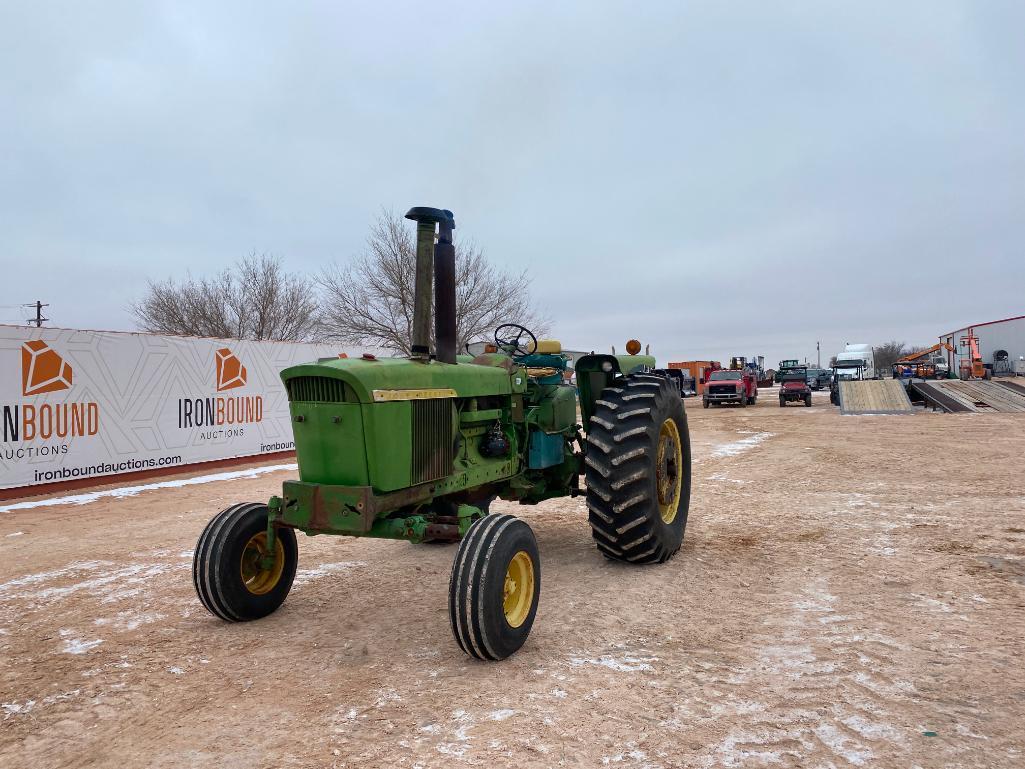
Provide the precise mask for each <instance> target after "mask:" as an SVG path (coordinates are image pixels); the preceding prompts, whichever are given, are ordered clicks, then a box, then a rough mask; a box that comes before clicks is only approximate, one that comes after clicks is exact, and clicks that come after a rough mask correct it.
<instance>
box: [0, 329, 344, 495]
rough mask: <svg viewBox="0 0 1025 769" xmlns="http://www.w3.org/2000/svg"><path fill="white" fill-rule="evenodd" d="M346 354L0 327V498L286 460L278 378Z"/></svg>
mask: <svg viewBox="0 0 1025 769" xmlns="http://www.w3.org/2000/svg"><path fill="white" fill-rule="evenodd" d="M351 352H352V351H347V350H343V349H341V348H338V347H334V346H330V345H322V344H304V343H293V342H252V341H240V340H236V339H230V340H225V339H197V338H194V337H175V336H160V335H156V334H136V333H124V332H115V331H82V330H75V329H59V328H25V327H21V326H0V438H2V439H3V442H2V443H0V489H10V488H15V487H20V486H32V485H36V484H43V483H55V482H62V481H75V480H80V479H83V478H93V477H97V478H99V477H101V476H109V475H118V474H121V473H130V472H137V471H140V470H153V469H157V468H165V467H176V466H180V465H181V466H184V465H190V464H194V463H197V462H208V461H212V460H221V459H231V458H234V457H247V456H258V455H260V454H273V453H276V452H281V451H291V450H293V449H294V444H293V443H292V428H291V422H290V420H289V414H288V398H287V396H286V394H285V388H284V386H283V385H282V383H281V379H280V377H279V372H280V371H281V370H282V369H284V368H287V367H289V366H292V365H294V364H297V363H304V362H309V361H313V360H316V359H317V358H324V357H337V356H338V355H340V354H342V353H351Z"/></svg>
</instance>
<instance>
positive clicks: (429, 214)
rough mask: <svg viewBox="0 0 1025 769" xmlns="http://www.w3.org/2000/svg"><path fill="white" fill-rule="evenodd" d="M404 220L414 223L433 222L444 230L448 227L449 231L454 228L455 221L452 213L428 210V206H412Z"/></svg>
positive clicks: (435, 209)
mask: <svg viewBox="0 0 1025 769" xmlns="http://www.w3.org/2000/svg"><path fill="white" fill-rule="evenodd" d="M406 218H407V219H412V220H413V221H414V222H433V223H434V224H440V225H441V226H442V228H443V229H444V228H445V226H446V225H448V229H449V230H454V229H455V228H456V220H455V217H454V216H453V215H452V212H451V211H449V210H448V209H447V208H430V207H429V206H413V207H412V208H411V209H409V210H408V211H406Z"/></svg>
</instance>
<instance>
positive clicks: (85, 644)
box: [61, 638, 103, 654]
mask: <svg viewBox="0 0 1025 769" xmlns="http://www.w3.org/2000/svg"><path fill="white" fill-rule="evenodd" d="M101 643H103V639H102V638H97V639H95V640H93V641H83V640H81V639H79V638H68V639H67V640H65V641H64V647H63V648H62V649H61V652H62V653H64V654H85V653H86V652H87V651H89V650H90V649H95V648H96V647H97V646H99V645H100V644H101Z"/></svg>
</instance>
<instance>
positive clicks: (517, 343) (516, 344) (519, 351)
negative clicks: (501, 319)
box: [495, 323, 537, 358]
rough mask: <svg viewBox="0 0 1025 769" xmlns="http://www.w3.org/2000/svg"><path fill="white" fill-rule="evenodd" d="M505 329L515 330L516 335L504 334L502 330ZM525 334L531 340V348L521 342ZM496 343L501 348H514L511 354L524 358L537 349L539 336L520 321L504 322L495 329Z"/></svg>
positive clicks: (514, 356)
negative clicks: (519, 322) (520, 323)
mask: <svg viewBox="0 0 1025 769" xmlns="http://www.w3.org/2000/svg"><path fill="white" fill-rule="evenodd" d="M503 329H510V330H511V331H515V332H516V336H508V337H506V336H502V333H501V332H502V330H503ZM524 336H526V337H527V338H528V339H529V340H530V342H531V346H530V347H529V348H528V347H525V346H524V345H523V344H522V342H521V340H522V339H523V337H524ZM495 344H496V345H498V349H499V350H512V353H510V354H511V355H512V357H513V358H522V357H523V356H524V355H530V354H531V353H532V352H535V351H536V350H537V337H536V336H534V334H533V333H532V332H531V330H530V329H529V328H527V327H526V326H521V325H519V324H518V323H503V324H502V325H501V326H499V327H498V328H496V329H495Z"/></svg>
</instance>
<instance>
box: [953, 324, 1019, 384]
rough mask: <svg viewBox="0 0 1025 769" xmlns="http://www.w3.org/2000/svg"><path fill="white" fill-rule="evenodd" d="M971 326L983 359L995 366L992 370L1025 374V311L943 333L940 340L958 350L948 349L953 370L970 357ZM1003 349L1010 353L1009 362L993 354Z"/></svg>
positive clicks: (996, 372)
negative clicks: (968, 344) (1022, 313)
mask: <svg viewBox="0 0 1025 769" xmlns="http://www.w3.org/2000/svg"><path fill="white" fill-rule="evenodd" d="M969 330H971V332H972V333H973V334H974V336H975V337H977V338H978V340H979V354H980V355H981V356H982V362H983V363H985V364H986V366H987V368H988V367H992V368H993V373H995V374H1001V373H1015V372H1018V373H1022V374H1025V315H1019V316H1017V317H1015V318H1004V319H1003V320H991V321H988V322H986V323H976V324H975V325H973V326H965V327H964V328H960V329H957V330H956V331H951V332H950V333H948V334H943V335H942V336H941V337H940V341H941V342H946V343H947V344H949V345H950V346H951V347H953V348H954V350H955V352H954V353H947V355H948V358H949V360H950V368H951V371H959V370H960V366H961V361H962V360H967V359H968V348H967V346H966V340H967V337H968V332H969ZM1001 351H1003V352H1006V353H1007V361H1006V364H1002V363H1000V362H999V361H997V362H995V361H994V356H995V355H997V354H998V353H1000V352H1001ZM998 357H999V356H998Z"/></svg>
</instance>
